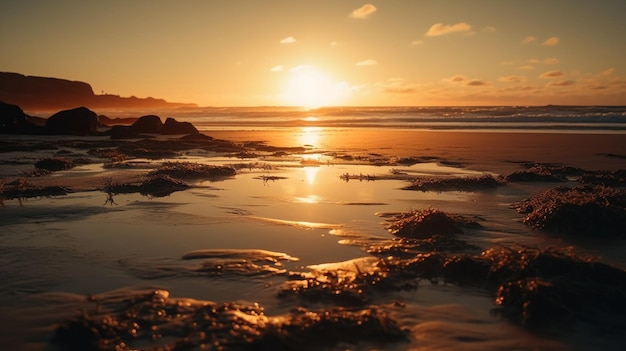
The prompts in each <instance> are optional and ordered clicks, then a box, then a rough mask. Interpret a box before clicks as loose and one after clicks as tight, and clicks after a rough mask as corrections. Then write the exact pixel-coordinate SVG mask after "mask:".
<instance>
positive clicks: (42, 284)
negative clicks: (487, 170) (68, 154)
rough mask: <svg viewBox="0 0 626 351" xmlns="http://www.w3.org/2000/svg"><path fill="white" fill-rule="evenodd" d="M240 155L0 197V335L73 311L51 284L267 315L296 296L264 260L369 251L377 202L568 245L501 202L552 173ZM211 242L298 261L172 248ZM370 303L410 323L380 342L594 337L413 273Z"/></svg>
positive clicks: (29, 339)
mask: <svg viewBox="0 0 626 351" xmlns="http://www.w3.org/2000/svg"><path fill="white" fill-rule="evenodd" d="M184 160H185V161H190V162H202V163H210V164H215V165H229V164H235V163H241V162H242V161H241V160H238V159H234V158H228V157H207V155H205V154H203V153H202V152H198V153H196V154H193V153H190V154H188V155H187V156H186V157H185V158H184ZM303 160H305V161H304V162H302V161H303ZM311 160H314V161H315V162H312V161H311ZM159 162H160V161H159ZM244 162H245V163H249V164H250V167H248V168H241V169H240V170H239V171H238V174H237V175H236V176H235V177H233V178H229V179H226V180H222V181H215V182H213V181H203V182H197V183H193V185H194V186H193V187H192V188H191V189H189V190H186V191H180V192H175V193H173V194H171V195H170V196H167V197H163V198H149V197H145V196H142V195H139V194H126V195H124V194H119V195H115V196H114V198H113V200H114V201H115V203H114V204H110V203H107V202H106V200H107V196H106V194H105V193H104V192H100V191H90V192H79V193H72V194H70V195H67V196H63V197H55V198H39V199H24V200H4V201H3V207H2V208H0V280H1V281H2V282H3V284H2V286H1V287H0V311H3V314H5V315H6V316H14V315H15V316H19V317H16V318H17V320H18V322H19V325H20V326H22V327H20V333H17V334H16V333H15V329H16V327H12V328H11V327H8V326H7V327H6V328H2V330H1V331H0V333H1V334H0V336H1V338H2V339H3V340H6V343H4V342H3V343H2V344H5V345H14V346H15V348H14V349H20V348H25V347H31V348H33V349H43V348H46V347H50V345H48V343H47V340H48V339H49V338H50V330H51V327H52V326H53V325H54V323H55V322H56V321H60V320H62V319H64V318H67V316H68V315H71V311H73V310H72V309H71V308H69V309H68V307H67V306H74V305H72V304H73V303H74V301H75V299H76V298H75V297H72V295H67V296H66V295H54V294H56V293H69V294H78V295H90V294H102V293H105V292H108V291H111V290H116V289H121V288H138V287H151V288H160V289H165V290H168V291H169V292H170V295H171V296H173V297H189V298H194V299H200V300H210V301H217V302H221V301H237V300H245V301H250V302H257V303H259V304H260V305H261V306H263V307H264V308H265V311H266V313H267V314H268V315H272V314H280V313H285V312H286V311H289V310H290V309H292V308H294V307H296V306H297V303H296V302H293V301H291V302H289V301H285V300H281V299H278V298H277V291H278V289H279V286H280V285H281V284H282V282H283V281H284V279H283V278H281V277H277V276H276V275H273V274H272V273H271V271H272V269H287V270H289V271H305V270H306V269H307V267H308V266H311V265H318V264H324V263H337V262H343V261H348V260H352V259H357V258H361V257H368V256H370V255H369V254H367V253H366V252H365V247H366V246H367V244H371V243H375V242H378V241H384V240H391V239H392V238H393V237H392V235H391V234H389V233H388V232H387V230H386V229H385V227H384V224H383V222H384V219H383V218H382V217H381V216H380V214H381V213H393V212H406V211H409V210H411V209H424V208H429V207H432V208H437V209H440V210H443V211H447V212H452V213H458V214H462V215H464V216H468V217H471V218H474V219H476V220H477V221H478V222H479V223H480V224H481V225H482V226H483V229H480V230H472V231H468V232H467V233H466V234H464V236H463V239H464V240H466V241H468V242H470V243H472V244H475V245H477V246H478V247H480V248H487V247H489V246H492V245H493V244H495V243H499V244H517V243H522V244H526V245H531V246H537V247H545V246H566V245H576V243H571V242H562V241H561V240H559V239H555V238H551V237H549V236H546V235H542V234H540V233H537V232H535V231H533V230H531V229H529V228H527V227H526V226H524V225H523V224H522V223H521V215H519V214H518V213H517V212H515V210H513V209H512V208H511V204H512V203H513V202H516V201H520V200H522V199H524V198H526V197H528V196H529V195H531V194H533V193H537V192H539V191H542V190H544V189H547V188H550V187H552V186H553V184H542V183H534V184H509V185H507V186H502V187H499V188H496V189H494V190H487V191H481V192H460V191H448V192H419V191H407V190H402V189H401V188H402V187H404V186H406V185H408V184H407V182H406V181H404V180H393V179H382V180H381V179H378V180H371V179H374V176H381V175H389V174H391V172H392V170H393V171H401V172H404V173H407V174H411V175H421V176H424V175H426V176H428V175H433V176H436V175H441V174H446V175H455V176H468V175H480V174H482V172H477V171H472V170H466V169H463V168H459V167H449V166H443V165H440V164H437V163H420V164H416V165H413V166H402V167H393V168H392V167H388V166H373V165H367V164H356V163H341V162H337V161H335V160H333V159H331V158H330V157H328V156H325V155H317V154H313V155H311V154H308V155H291V156H289V157H288V158H285V159H282V160H277V159H269V158H265V159H264V158H260V159H248V160H245V161H244ZM307 162H308V163H307ZM308 164H315V165H313V166H308ZM77 172H79V173H83V172H87V173H90V174H91V173H94V174H97V173H99V172H106V170H104V169H103V168H102V167H101V165H98V164H96V165H90V166H85V167H80V168H76V169H73V170H70V171H64V172H59V173H57V174H56V175H55V176H57V177H63V176H69V175H71V174H72V173H77ZM344 174H350V175H362V177H361V179H360V180H359V179H350V180H349V181H345V180H342V179H341V176H342V175H344ZM368 176H371V177H368ZM211 249H213V250H220V249H228V250H241V251H238V252H240V253H241V255H244V254H250V252H249V251H247V250H258V249H261V250H268V251H272V252H277V253H285V254H287V255H289V256H291V257H294V258H297V259H298V260H297V261H281V260H278V261H277V262H274V263H271V264H269V265H267V266H262V265H261V268H259V271H257V272H253V273H254V274H236V273H235V274H232V275H223V276H222V275H211V274H209V273H207V272H206V271H202V270H197V269H196V268H197V267H198V265H199V264H200V263H199V261H196V260H183V256H184V255H185V254H187V253H189V252H192V251H195V250H211ZM580 249H581V250H582V251H584V252H590V253H591V254H593V255H602V256H603V258H604V261H608V262H610V263H614V264H617V265H620V266H621V267H624V266H626V264H625V261H624V258H622V255H621V253H622V252H624V251H623V249H624V247H623V245H615V244H610V243H609V244H606V245H603V244H596V245H595V246H594V247H592V248H591V251H590V250H589V246H586V245H585V246H583V245H580ZM228 262H229V261H224V262H223V263H222V264H224V265H226V264H228ZM248 273H249V272H248ZM51 296H56V297H55V298H56V299H57V300H55V301H56V302H55V303H56V305H58V309H55V307H54V304H45V303H44V304H42V303H41V301H42V300H45V299H50V298H51ZM373 302H374V303H375V304H378V305H379V306H381V308H384V309H385V310H386V311H388V312H389V313H390V314H391V315H392V316H393V317H395V318H396V319H397V320H398V322H399V324H400V325H401V326H402V327H404V328H406V329H408V330H410V333H411V339H410V340H409V341H408V342H402V343H399V344H385V345H384V346H383V347H384V348H385V349H390V350H394V349H397V350H405V349H415V350H419V349H468V350H471V349H476V350H484V349H503V348H507V349H509V348H513V349H559V348H580V347H579V346H580V345H585V346H588V345H592V344H593V343H594V342H597V340H595V339H593V338H590V339H585V340H583V341H582V343H580V344H578V345H574V344H572V343H571V342H568V341H567V340H568V338H569V337H570V336H568V335H557V336H549V335H548V336H546V335H538V334H533V333H530V332H528V331H526V330H524V329H522V328H520V327H516V326H514V325H512V324H510V323H509V322H507V321H506V320H503V319H502V318H500V317H498V316H495V315H493V314H491V313H490V311H491V309H493V307H494V303H493V297H492V296H490V294H488V293H487V292H485V291H483V290H480V289H474V288H461V287H457V286H453V285H446V284H431V283H429V282H424V281H422V282H420V283H419V288H418V289H417V290H412V291H401V292H390V293H388V294H385V295H381V296H377V297H376V299H375V301H373ZM400 306H401V307H400ZM20 311H24V313H20ZM26 311H29V312H28V315H27V314H26ZM42 315H45V316H47V317H46V318H42V317H41V316H42ZM37 316H39V317H37ZM6 322H7V318H5V319H4V323H6ZM362 347H363V349H369V348H371V347H374V346H372V345H364V346H362Z"/></svg>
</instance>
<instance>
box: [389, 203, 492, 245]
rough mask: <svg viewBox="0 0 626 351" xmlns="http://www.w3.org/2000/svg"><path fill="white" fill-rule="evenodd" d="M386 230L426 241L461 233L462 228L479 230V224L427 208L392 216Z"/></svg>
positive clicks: (404, 236)
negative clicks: (437, 236)
mask: <svg viewBox="0 0 626 351" xmlns="http://www.w3.org/2000/svg"><path fill="white" fill-rule="evenodd" d="M388 221H389V222H391V223H390V224H389V225H388V226H387V230H389V232H390V233H391V234H393V235H395V236H399V237H402V238H412V239H428V238H431V237H433V235H443V236H451V235H454V234H460V233H463V230H462V228H463V227H473V228H479V227H480V224H478V223H477V222H476V221H474V220H471V219H469V218H466V217H463V216H461V215H457V214H448V213H445V212H443V211H440V210H437V209H434V208H428V209H425V210H414V211H410V212H405V213H400V214H396V215H394V216H392V218H391V219H389V220H388Z"/></svg>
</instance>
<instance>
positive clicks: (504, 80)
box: [498, 76, 525, 83]
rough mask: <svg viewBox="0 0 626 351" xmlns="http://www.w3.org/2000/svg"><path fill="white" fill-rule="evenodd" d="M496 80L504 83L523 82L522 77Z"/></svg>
mask: <svg viewBox="0 0 626 351" xmlns="http://www.w3.org/2000/svg"><path fill="white" fill-rule="evenodd" d="M498 80H499V81H501V82H506V83H521V82H523V81H524V80H525V78H524V77H522V76H504V77H500V78H498Z"/></svg>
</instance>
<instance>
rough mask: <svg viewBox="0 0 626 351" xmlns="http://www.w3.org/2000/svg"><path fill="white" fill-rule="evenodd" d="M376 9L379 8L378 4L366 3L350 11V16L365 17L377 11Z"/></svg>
mask: <svg viewBox="0 0 626 351" xmlns="http://www.w3.org/2000/svg"><path fill="white" fill-rule="evenodd" d="M376 10H378V9H377V8H376V6H374V5H372V4H365V5H363V6H361V7H359V8H358V9H356V10H354V11H352V12H350V18H356V19H365V18H368V17H369V16H371V15H372V14H373V13H374V12H376Z"/></svg>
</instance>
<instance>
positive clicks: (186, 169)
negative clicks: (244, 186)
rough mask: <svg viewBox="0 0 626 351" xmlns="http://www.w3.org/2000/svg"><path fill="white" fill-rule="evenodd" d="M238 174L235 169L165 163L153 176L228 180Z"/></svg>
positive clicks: (183, 163) (153, 172)
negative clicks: (227, 178)
mask: <svg viewBox="0 0 626 351" xmlns="http://www.w3.org/2000/svg"><path fill="white" fill-rule="evenodd" d="M236 173H237V171H235V169H234V168H233V167H227V166H214V165H206V164H202V163H192V162H165V163H163V164H162V165H161V166H160V167H159V168H158V169H156V170H154V171H152V172H150V174H151V175H168V176H171V177H174V178H180V179H199V178H210V179H213V178H226V177H232V176H234V175H235V174H236Z"/></svg>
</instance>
